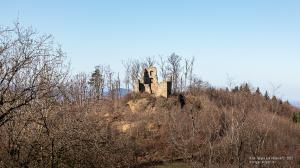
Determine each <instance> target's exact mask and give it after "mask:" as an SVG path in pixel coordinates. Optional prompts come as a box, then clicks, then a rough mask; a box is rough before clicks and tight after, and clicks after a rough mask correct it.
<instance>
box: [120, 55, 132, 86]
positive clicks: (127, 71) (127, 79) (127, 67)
mask: <svg viewBox="0 0 300 168" xmlns="http://www.w3.org/2000/svg"><path fill="white" fill-rule="evenodd" d="M122 65H123V67H124V69H125V78H124V83H125V87H126V90H129V83H130V71H131V68H130V66H131V61H130V60H127V61H124V60H123V61H122Z"/></svg>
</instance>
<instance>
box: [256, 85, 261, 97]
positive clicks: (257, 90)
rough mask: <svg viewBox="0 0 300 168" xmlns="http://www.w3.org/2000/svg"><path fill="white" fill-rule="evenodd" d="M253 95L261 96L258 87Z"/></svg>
mask: <svg viewBox="0 0 300 168" xmlns="http://www.w3.org/2000/svg"><path fill="white" fill-rule="evenodd" d="M255 94H256V95H261V93H260V89H259V87H257V89H256V91H255Z"/></svg>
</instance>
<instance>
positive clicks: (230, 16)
mask: <svg viewBox="0 0 300 168" xmlns="http://www.w3.org/2000/svg"><path fill="white" fill-rule="evenodd" d="M0 9H1V10H0V15H1V17H0V24H1V25H11V24H12V23H13V22H14V21H15V20H16V18H19V21H20V22H21V23H22V24H23V25H25V26H33V27H34V28H36V29H37V30H38V31H39V32H41V33H50V34H52V35H53V36H54V37H55V40H56V41H57V42H58V43H60V44H61V45H62V48H63V50H64V51H65V52H66V53H67V56H68V58H69V59H70V60H71V63H72V64H71V70H72V73H77V72H81V71H83V72H90V71H92V70H93V68H94V66H96V65H99V64H110V65H111V67H112V69H114V70H115V71H117V72H121V73H122V71H123V70H122V65H121V60H124V59H127V58H141V57H146V56H158V55H162V56H167V55H170V54H171V53H173V52H175V53H177V54H179V55H181V56H183V57H192V56H194V57H195V58H196V64H195V71H196V73H197V74H198V75H199V76H200V77H201V78H202V79H203V80H206V81H208V82H210V83H211V84H212V85H214V86H218V87H223V86H226V85H227V75H229V76H230V77H232V78H233V79H234V81H235V83H237V84H239V83H242V82H250V83H251V84H252V85H254V86H260V87H261V88H262V89H263V90H264V89H268V90H269V91H270V92H272V85H274V86H278V85H281V87H280V89H279V91H278V92H277V93H276V94H277V95H278V96H280V97H282V98H283V99H290V100H292V101H300V78H299V74H300V66H299V65H300V1H299V0H295V1H291V0H281V1H277V0H249V1H246V0H245V1H241V0H237V1H230V0H228V1H224V0H220V1H217V0H210V1H208V0H205V1H204V0H203V1H200V0H198V1H190V0H182V1H175V0H148V1H146V0H136V1H134V0H126V1H124V0H119V1H117V0H109V1H108V0H107V1H100V0H99V1H91V0H90V1H83V0H82V1H79V0H77V1H76V0H74V1H71V0H65V1H62V0H51V1H50V0H49V1H38V0H27V1H23V0H18V1H17V0H6V1H2V2H1V6H0Z"/></svg>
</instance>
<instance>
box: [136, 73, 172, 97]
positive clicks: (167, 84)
mask: <svg viewBox="0 0 300 168" xmlns="http://www.w3.org/2000/svg"><path fill="white" fill-rule="evenodd" d="M171 87H172V82H171V81H162V82H161V83H158V77H157V69H156V67H149V68H145V69H144V70H143V73H142V79H139V80H138V81H136V83H135V84H134V92H146V93H149V94H154V95H155V96H157V97H158V96H162V97H169V95H170V94H171Z"/></svg>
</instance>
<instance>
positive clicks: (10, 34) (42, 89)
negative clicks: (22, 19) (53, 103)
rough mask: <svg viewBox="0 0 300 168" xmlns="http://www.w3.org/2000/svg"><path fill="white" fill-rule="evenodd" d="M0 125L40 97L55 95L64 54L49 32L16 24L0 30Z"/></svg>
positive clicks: (62, 72) (62, 69) (62, 76)
mask: <svg viewBox="0 0 300 168" xmlns="http://www.w3.org/2000/svg"><path fill="white" fill-rule="evenodd" d="M0 32H1V33H0V126H2V125H4V124H5V123H7V122H8V121H11V120H12V119H13V118H14V116H16V115H17V114H21V113H24V111H23V110H22V109H23V107H25V106H30V105H32V104H33V103H35V102H37V100H39V99H42V98H43V97H53V96H56V94H57V90H58V87H59V85H60V84H61V83H62V82H63V81H64V79H65V77H66V71H65V65H64V63H63V58H64V53H63V52H62V50H61V49H60V48H59V47H55V45H53V40H52V36H51V35H38V34H37V33H36V32H35V31H33V30H32V29H31V28H22V27H21V26H19V24H18V23H16V24H15V25H14V27H12V28H9V29H4V30H0Z"/></svg>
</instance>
